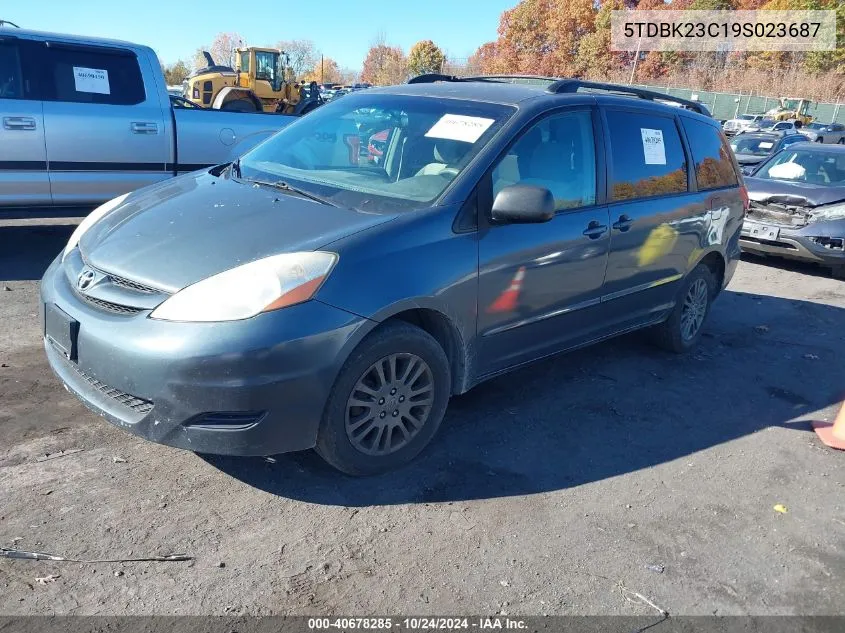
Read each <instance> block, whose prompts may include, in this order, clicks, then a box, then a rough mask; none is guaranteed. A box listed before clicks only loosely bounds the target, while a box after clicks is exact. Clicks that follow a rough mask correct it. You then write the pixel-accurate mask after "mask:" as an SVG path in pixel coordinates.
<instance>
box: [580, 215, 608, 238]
mask: <svg viewBox="0 0 845 633" xmlns="http://www.w3.org/2000/svg"><path fill="white" fill-rule="evenodd" d="M605 233H607V225H606V224H602V223H601V222H599V221H597V220H593V221H592V222H590V223H589V224H588V225H587V228H586V229H584V235H586V236H587V237H589V238H590V239H591V240H597V239H598V238H600V237H601V236H602V235H604V234H605Z"/></svg>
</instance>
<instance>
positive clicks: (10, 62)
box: [0, 42, 24, 99]
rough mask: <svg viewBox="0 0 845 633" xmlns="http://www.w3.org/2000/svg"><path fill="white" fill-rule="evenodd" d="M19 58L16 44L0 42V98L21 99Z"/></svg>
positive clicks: (21, 81) (21, 79) (21, 80)
mask: <svg viewBox="0 0 845 633" xmlns="http://www.w3.org/2000/svg"><path fill="white" fill-rule="evenodd" d="M23 98H24V94H23V76H22V73H21V58H20V54H19V53H18V47H17V45H16V44H8V43H5V42H0V99H23Z"/></svg>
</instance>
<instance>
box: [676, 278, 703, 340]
mask: <svg viewBox="0 0 845 633" xmlns="http://www.w3.org/2000/svg"><path fill="white" fill-rule="evenodd" d="M708 295H709V289H708V287H707V282H706V281H704V280H703V279H696V280H695V281H694V282H693V283H692V285H690V287H689V290H687V295H686V297H684V306H683V308H681V336H682V337H683V339H684V340H685V341H691V340H692V339H693V338H695V335H696V334H698V331H699V330H700V329H701V324H702V323H704V315H705V314H706V313H707V303H708V301H709V296H708Z"/></svg>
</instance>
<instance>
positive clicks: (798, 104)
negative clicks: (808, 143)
mask: <svg viewBox="0 0 845 633" xmlns="http://www.w3.org/2000/svg"><path fill="white" fill-rule="evenodd" d="M778 101H779V102H780V104H779V105H778V107H777V108H772V109H771V110H769V111H768V112H766V117H767V118H770V119H774V120H775V121H801V123H803V124H804V125H806V124H807V123H810V122H811V121H812V120H813V117H812V116H810V115H809V114H808V112H809V110H810V105H811V104H812V101H810V100H809V99H787V98H784V97H781V98H780V99H779V100H778Z"/></svg>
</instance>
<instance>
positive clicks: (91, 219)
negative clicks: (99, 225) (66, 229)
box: [62, 193, 129, 261]
mask: <svg viewBox="0 0 845 633" xmlns="http://www.w3.org/2000/svg"><path fill="white" fill-rule="evenodd" d="M128 195H129V194H128V193H124V194H123V195H122V196H118V197H117V198H114V199H113V200H109V201H108V202H104V203H103V204H101V205H100V206H99V207H97V208H96V209H94V210H93V211H92V212H91V213H89V214H88V215H87V216H86V217H85V218H84V219H83V220H82V222H80V223H79V226H77V227H76V230H75V231H74V232H73V233H71V235H70V239H69V240H68V241H67V246H65V250H64V252H63V253H62V261H64V259H65V257H67V254H68V253H70V252H71V251H72V250H73V249H74V248H76V245H77V244H79V240H80V239H82V236H83V235H85V231H87V230H88V229H90V228H91V227H92V226H94V224H95V223H96V222H97V221H98V220H100V219H102V217H103V216H104V215H105V214H106V213H108V212H109V211H111V210H113V209H115V208H117V207H119V206H120V205H121V204H122V203H123V201H124V200H126V197H127V196H128Z"/></svg>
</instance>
